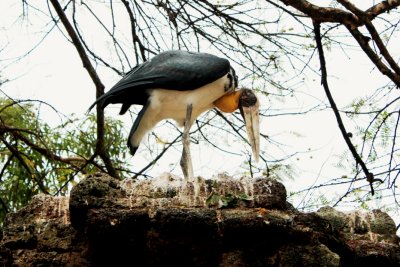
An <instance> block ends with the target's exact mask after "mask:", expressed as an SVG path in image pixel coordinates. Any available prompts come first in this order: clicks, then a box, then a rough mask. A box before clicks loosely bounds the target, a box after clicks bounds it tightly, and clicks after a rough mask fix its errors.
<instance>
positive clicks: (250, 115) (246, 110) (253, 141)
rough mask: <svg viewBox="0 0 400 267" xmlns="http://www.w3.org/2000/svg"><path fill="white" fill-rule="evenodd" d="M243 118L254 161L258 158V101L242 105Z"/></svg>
mask: <svg viewBox="0 0 400 267" xmlns="http://www.w3.org/2000/svg"><path fill="white" fill-rule="evenodd" d="M242 110H243V118H244V122H245V124H246V130H247V135H248V137H249V143H250V146H251V149H252V150H253V156H254V159H255V161H256V162H258V160H259V158H260V116H259V103H258V101H257V102H256V103H255V104H254V105H252V106H248V107H242Z"/></svg>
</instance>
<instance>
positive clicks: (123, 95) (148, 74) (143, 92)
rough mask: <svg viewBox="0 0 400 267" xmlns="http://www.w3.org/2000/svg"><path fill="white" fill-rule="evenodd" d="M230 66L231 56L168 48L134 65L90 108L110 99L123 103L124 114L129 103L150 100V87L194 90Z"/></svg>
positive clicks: (104, 103)
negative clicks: (168, 49) (148, 90)
mask: <svg viewBox="0 0 400 267" xmlns="http://www.w3.org/2000/svg"><path fill="white" fill-rule="evenodd" d="M229 69H230V64H229V61H228V60H226V59H223V58H219V57H217V56H214V55H210V54H206V53H193V52H186V51H180V50H173V51H166V52H163V53H160V54H158V55H156V56H155V57H153V58H152V59H151V60H149V61H146V62H144V63H142V64H140V65H138V66H136V67H135V68H133V69H132V70H131V71H130V72H128V73H127V74H126V75H125V77H124V78H122V79H121V80H120V81H119V82H118V83H117V84H116V85H114V86H113V87H112V88H111V89H110V90H109V91H108V92H107V93H105V94H104V95H103V96H101V97H100V98H98V99H97V100H96V102H95V103H93V105H92V106H91V107H90V108H89V110H90V109H92V108H93V107H94V106H95V105H96V104H99V105H100V106H101V107H102V108H105V107H106V106H107V105H108V104H110V103H113V104H115V103H121V104H122V108H121V111H120V114H123V113H125V112H126V111H127V110H128V108H129V107H130V105H132V104H139V105H144V104H145V103H146V102H147V99H148V97H149V96H148V94H147V89H152V88H163V89H169V90H179V91H184V90H193V89H196V88H199V87H201V86H203V85H206V84H208V83H211V82H213V81H215V80H217V79H219V78H221V77H222V76H223V75H225V74H226V73H228V72H229Z"/></svg>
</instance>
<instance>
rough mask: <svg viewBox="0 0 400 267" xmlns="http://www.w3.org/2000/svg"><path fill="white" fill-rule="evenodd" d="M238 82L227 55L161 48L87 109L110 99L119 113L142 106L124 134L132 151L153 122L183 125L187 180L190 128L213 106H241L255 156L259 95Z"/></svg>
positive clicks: (190, 170)
mask: <svg viewBox="0 0 400 267" xmlns="http://www.w3.org/2000/svg"><path fill="white" fill-rule="evenodd" d="M237 86H238V79H237V76H236V74H235V70H234V69H233V68H232V67H231V66H230V63H229V61H228V60H227V59H224V58H219V57H217V56H214V55H210V54H206V53H193V52H186V51H180V50H173V51H166V52H163V53H160V54H158V55H156V56H154V57H153V58H152V59H150V60H148V61H146V62H144V63H142V64H140V65H137V66H136V67H135V68H133V69H132V70H131V71H130V72H128V73H127V74H126V75H125V76H124V77H123V78H122V79H121V80H120V81H119V82H118V83H117V84H116V85H114V86H113V87H112V88H111V89H110V90H109V91H108V92H107V93H105V94H104V95H103V96H101V97H99V98H98V99H97V100H96V101H95V102H94V103H93V104H92V105H91V106H90V108H89V110H90V109H92V108H93V107H94V106H95V105H96V104H98V105H100V107H101V108H105V107H106V106H107V105H108V104H110V103H111V104H116V103H121V104H122V107H121V111H120V112H119V114H121V115H122V114H124V113H125V112H126V111H127V110H128V109H129V107H130V106H131V105H142V106H143V108H142V110H141V111H140V112H139V114H138V116H137V118H136V120H135V122H134V124H133V126H132V129H131V131H130V133H129V138H128V147H129V149H130V152H131V154H132V155H134V154H135V152H136V151H137V149H138V147H139V144H140V142H141V140H142V138H143V136H144V135H145V134H146V133H147V132H148V131H150V130H151V129H152V128H153V127H154V126H155V125H156V124H157V123H158V122H160V121H161V120H164V119H174V120H175V121H176V122H177V123H178V125H179V126H183V127H184V131H183V135H182V142H183V151H182V158H181V167H182V171H183V174H184V176H185V178H186V179H192V178H193V168H192V162H191V157H190V150H189V144H190V139H189V130H190V127H191V125H192V123H193V122H194V120H195V119H196V118H197V117H198V116H199V115H200V114H202V113H203V112H205V111H207V110H210V109H212V108H214V107H217V108H219V109H220V110H222V111H224V112H234V111H235V110H237V109H239V110H240V113H241V114H242V116H243V118H244V122H245V124H246V130H247V134H248V137H249V143H250V145H251V146H252V150H253V154H254V157H255V159H256V161H257V160H258V157H259V122H258V116H259V115H258V106H259V103H258V99H257V97H256V96H255V95H254V93H253V92H252V91H251V90H249V89H237Z"/></svg>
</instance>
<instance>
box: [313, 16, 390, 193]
mask: <svg viewBox="0 0 400 267" xmlns="http://www.w3.org/2000/svg"><path fill="white" fill-rule="evenodd" d="M313 25H314V33H315V41H316V44H317V49H318V54H319V60H320V65H321V84H322V86H323V87H324V90H325V93H326V96H327V98H328V100H329V103H330V105H331V107H332V110H333V112H334V114H335V117H336V120H337V123H338V125H339V129H340V132H341V133H342V136H343V139H344V140H345V141H346V144H347V146H348V148H349V150H350V152H351V154H352V155H353V158H354V159H355V161H356V163H357V164H359V165H360V166H361V169H362V170H363V172H364V174H365V177H366V178H367V181H368V182H369V183H370V187H371V194H372V195H374V188H373V186H372V183H373V182H376V181H380V180H379V179H375V178H374V175H373V173H370V172H369V170H368V168H367V166H366V164H365V163H364V161H363V160H362V159H361V157H360V155H359V154H358V152H357V150H356V148H355V147H354V145H353V143H352V142H351V140H350V137H349V135H348V134H347V131H346V128H345V126H344V124H343V120H342V118H341V116H340V112H339V110H338V108H337V106H336V103H335V101H334V99H333V96H332V94H331V91H330V89H329V85H328V79H327V76H328V74H327V70H326V62H325V56H324V50H323V46H322V41H321V31H320V23H319V22H316V21H313ZM381 182H382V181H381Z"/></svg>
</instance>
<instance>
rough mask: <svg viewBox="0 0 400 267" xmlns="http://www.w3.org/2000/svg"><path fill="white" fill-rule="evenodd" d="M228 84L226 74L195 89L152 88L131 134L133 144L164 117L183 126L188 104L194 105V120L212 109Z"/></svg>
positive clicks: (136, 143) (135, 144) (136, 145)
mask: <svg viewBox="0 0 400 267" xmlns="http://www.w3.org/2000/svg"><path fill="white" fill-rule="evenodd" d="M228 84H229V79H228V77H227V75H225V76H223V77H221V78H220V79H218V80H216V81H214V82H212V83H209V84H207V85H204V86H202V87H200V88H198V89H194V90H187V91H177V90H166V89H150V90H149V94H150V105H149V106H148V107H147V110H146V112H145V114H144V115H143V117H142V119H141V121H140V124H139V126H138V128H137V129H136V131H135V133H134V134H133V135H132V136H131V139H130V141H131V144H132V145H133V146H135V147H138V146H139V144H140V141H141V140H142V138H143V136H144V135H145V134H146V133H147V132H148V131H150V130H151V129H152V128H153V127H154V126H155V125H156V124H157V123H158V122H160V121H162V120H164V119H173V120H175V121H176V122H177V124H178V125H179V126H180V127H182V126H183V124H184V120H185V117H186V108H187V105H188V104H192V105H193V110H192V122H193V121H194V120H195V119H196V118H197V117H198V116H200V115H201V114H202V113H203V112H205V111H207V110H210V109H212V108H213V107H214V104H213V102H214V101H215V100H217V99H218V98H220V97H221V96H223V95H224V94H225V93H227V92H226V91H225V88H226V87H227V85H228ZM229 90H234V88H229Z"/></svg>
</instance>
